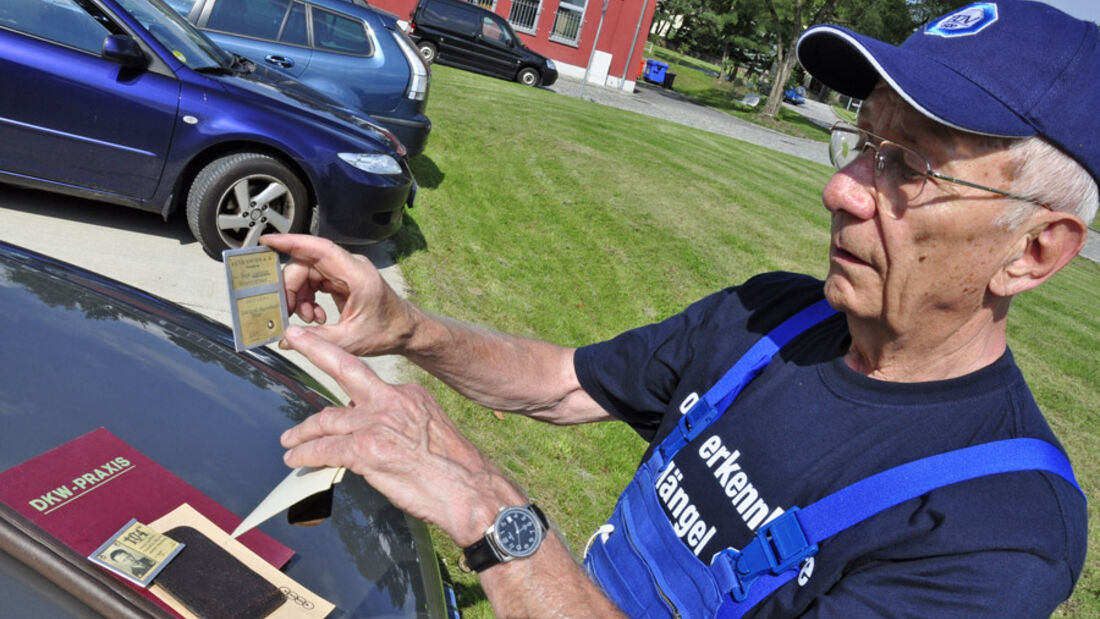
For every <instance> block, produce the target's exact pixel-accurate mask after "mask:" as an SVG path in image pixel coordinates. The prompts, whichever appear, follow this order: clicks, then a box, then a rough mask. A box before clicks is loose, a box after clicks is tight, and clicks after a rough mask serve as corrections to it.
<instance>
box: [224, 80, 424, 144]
mask: <svg viewBox="0 0 1100 619" xmlns="http://www.w3.org/2000/svg"><path fill="white" fill-rule="evenodd" d="M250 64H253V65H254V66H255V69H254V70H252V71H248V72H246V71H237V72H235V73H227V74H224V75H219V74H205V75H204V77H208V78H211V79H213V80H215V81H216V82H217V83H219V84H220V85H221V86H222V87H223V88H225V89H226V90H227V91H230V92H232V91H234V90H237V91H244V92H246V93H249V94H251V95H258V96H260V97H263V98H266V99H270V100H273V101H275V102H276V104H277V105H281V106H284V107H289V108H291V109H294V110H297V111H298V112H301V113H304V114H309V115H313V116H316V117H319V118H321V119H322V120H323V122H327V123H330V124H337V125H339V126H340V128H341V129H342V130H344V131H347V130H348V129H351V130H353V131H354V130H358V131H362V132H366V133H367V134H369V135H370V136H371V138H372V139H374V140H375V141H376V142H378V143H379V144H381V145H383V146H384V147H385V148H386V149H387V150H389V151H391V152H394V153H397V154H398V155H404V152H403V151H404V147H403V146H402V145H401V142H400V140H398V139H397V138H396V137H395V136H394V135H393V134H392V133H391V132H390V131H389V130H388V129H385V128H384V127H382V126H381V125H379V124H378V123H377V122H376V121H375V120H374V119H372V118H370V117H369V116H367V115H366V114H363V113H362V112H357V111H354V110H351V109H349V108H347V107H346V106H343V105H341V104H339V103H337V102H335V101H333V100H331V99H329V98H328V97H326V96H325V95H323V94H321V93H320V92H317V91H316V90H314V89H313V88H310V87H309V86H307V85H305V84H303V83H302V82H299V81H298V80H296V79H294V78H291V77H287V76H286V75H285V74H283V73H280V72H278V71H276V70H274V69H269V68H267V67H264V66H262V65H255V64H254V63H250Z"/></svg>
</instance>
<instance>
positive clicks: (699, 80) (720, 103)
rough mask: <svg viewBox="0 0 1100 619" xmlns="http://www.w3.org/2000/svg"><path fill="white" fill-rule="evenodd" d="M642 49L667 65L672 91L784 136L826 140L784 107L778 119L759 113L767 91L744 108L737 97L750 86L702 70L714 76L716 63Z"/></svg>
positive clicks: (815, 127) (818, 129)
mask: <svg viewBox="0 0 1100 619" xmlns="http://www.w3.org/2000/svg"><path fill="white" fill-rule="evenodd" d="M646 50H647V54H648V57H650V58H653V59H655V60H660V61H661V62H667V63H668V64H669V68H668V73H674V74H675V75H676V78H675V79H674V80H673V82H672V90H674V91H676V92H678V93H680V94H682V95H684V96H685V97H687V98H689V99H691V100H692V101H695V102H696V103H699V104H700V105H706V106H708V107H712V108H714V109H716V110H721V111H723V112H725V113H727V114H730V115H732V116H736V117H738V118H740V119H742V120H746V121H749V122H751V123H755V124H758V125H762V126H764V127H767V128H769V129H772V130H774V131H779V132H780V133H785V134H787V135H792V136H795V137H799V138H806V139H809V140H817V141H819V142H828V141H829V132H828V131H827V130H825V129H823V128H821V127H820V126H818V125H815V124H814V123H812V122H810V121H809V120H807V119H806V118H805V117H803V116H802V115H801V114H798V113H797V112H792V111H791V110H788V109H787V108H785V107H780V108H779V117H778V119H775V118H769V117H767V116H764V114H763V113H761V112H762V110H763V109H764V105H765V104H766V103H767V100H768V96H767V93H762V94H761V96H760V103H758V104H756V106H755V107H748V106H746V105H744V104H742V103H740V101H741V99H742V98H743V97H744V96H745V94H746V93H748V92H750V91H751V89H750V88H748V87H746V86H745V85H743V84H740V83H735V82H730V81H728V80H720V79H717V78H715V77H712V76H710V75H708V74H707V73H704V71H708V72H711V73H713V74H715V75H717V74H718V73H719V68H718V66H717V65H714V64H710V63H707V62H703V61H701V60H698V59H695V58H691V57H689V56H684V55H683V54H680V53H678V52H675V51H672V50H670V49H667V48H664V47H660V46H658V45H652V44H650V45H647V46H646ZM753 92H755V91H753Z"/></svg>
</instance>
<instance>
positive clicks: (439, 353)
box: [400, 309, 609, 424]
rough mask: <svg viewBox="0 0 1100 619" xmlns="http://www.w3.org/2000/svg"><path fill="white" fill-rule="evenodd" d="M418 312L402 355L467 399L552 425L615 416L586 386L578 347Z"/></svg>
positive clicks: (421, 311) (599, 419)
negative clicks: (578, 369) (580, 377)
mask: <svg viewBox="0 0 1100 619" xmlns="http://www.w3.org/2000/svg"><path fill="white" fill-rule="evenodd" d="M415 311H416V318H415V327H414V328H413V329H412V330H411V331H410V336H409V337H408V338H406V339H405V341H404V346H403V348H402V350H401V351H400V352H401V354H403V355H404V356H406V357H407V358H408V359H409V360H411V361H412V362H413V363H416V364H417V365H418V366H420V367H422V368H424V369H425V370H427V371H428V372H429V373H431V374H432V375H433V376H435V377H437V378H439V379H440V380H442V381H443V382H445V383H447V385H449V386H450V387H451V388H452V389H454V390H455V391H458V392H459V393H461V394H462V395H464V396H466V397H467V398H470V399H471V400H473V401H475V402H477V403H478V404H480V405H482V406H484V407H486V408H491V409H495V410H502V411H508V412H516V413H522V414H527V415H530V416H532V417H535V418H537V419H542V420H544V421H549V422H551V423H559V424H571V423H584V422H589V421H601V420H605V419H609V416H608V415H607V413H606V412H604V411H603V409H602V408H600V407H599V405H597V404H596V403H595V401H593V400H592V399H591V398H590V397H588V395H587V394H586V393H585V392H584V390H583V389H581V387H580V384H579V382H578V381H577V377H576V373H575V372H574V370H573V349H571V348H563V347H561V346H557V345H555V344H550V343H548V342H543V341H540V340H535V339H530V338H521V337H516V336H510V335H505V334H501V333H497V332H494V331H490V330H488V329H484V328H481V327H477V326H474V325H469V324H465V323H461V322H458V321H455V320H451V319H448V318H443V317H439V316H435V315H432V314H428V313H426V312H424V311H423V310H419V309H417V310H415Z"/></svg>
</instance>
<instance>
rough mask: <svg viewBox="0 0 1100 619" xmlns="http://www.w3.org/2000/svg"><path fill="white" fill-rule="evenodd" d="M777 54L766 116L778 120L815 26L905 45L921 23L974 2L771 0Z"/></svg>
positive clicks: (773, 34)
mask: <svg viewBox="0 0 1100 619" xmlns="http://www.w3.org/2000/svg"><path fill="white" fill-rule="evenodd" d="M765 3H766V5H767V9H768V13H769V14H770V16H771V31H772V40H773V43H774V45H775V50H776V67H777V68H776V75H775V80H774V81H773V82H772V88H771V92H770V93H769V95H768V103H767V105H766V106H765V107H764V111H763V113H764V114H765V115H767V116H772V117H774V116H776V115H777V114H778V113H779V106H780V105H781V104H782V102H783V90H784V88H785V87H786V84H787V81H788V80H789V79H790V76H791V72H792V70H793V69H794V64H795V61H796V58H795V49H796V46H797V44H798V37H799V36H801V35H802V32H803V31H804V30H805V29H807V28H809V27H810V26H813V25H817V24H821V23H825V22H830V21H835V22H837V23H840V24H841V25H844V26H847V27H849V28H851V29H852V30H855V31H856V32H860V33H862V34H866V35H868V36H872V37H875V38H876V39H879V40H881V41H885V42H887V43H893V44H895V45H897V44H900V43H901V42H902V41H904V40H905V39H906V38H908V37H909V35H910V34H912V33H913V31H914V30H916V29H917V28H918V27H919V26H920V25H921V24H923V23H925V22H927V21H928V20H930V19H933V18H935V17H937V16H939V15H943V14H944V13H947V12H949V11H952V10H954V9H957V8H960V7H962V6H965V5H966V4H969V0H765Z"/></svg>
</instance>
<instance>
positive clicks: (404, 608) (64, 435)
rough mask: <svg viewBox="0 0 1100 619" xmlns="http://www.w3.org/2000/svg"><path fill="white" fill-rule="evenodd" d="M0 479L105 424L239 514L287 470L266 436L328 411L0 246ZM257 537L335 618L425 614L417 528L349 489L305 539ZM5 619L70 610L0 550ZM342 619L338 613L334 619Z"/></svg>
mask: <svg viewBox="0 0 1100 619" xmlns="http://www.w3.org/2000/svg"><path fill="white" fill-rule="evenodd" d="M0 313H2V315H3V316H5V317H6V318H7V320H5V321H3V323H0V341H3V342H4V354H3V355H0V420H2V423H3V430H4V431H3V432H2V433H0V470H4V469H7V468H10V467H12V466H14V465H16V464H19V463H21V462H23V461H25V460H27V459H30V458H32V457H34V456H36V455H38V454H41V453H44V452H46V451H48V450H49V449H51V448H53V447H56V446H58V445H61V444H63V443H65V442H68V441H70V440H72V439H74V438H76V437H78V436H81V435H83V434H85V433H87V432H89V431H91V430H94V429H96V428H99V427H105V428H106V429H108V430H109V431H110V432H112V433H113V434H115V435H116V436H118V437H119V438H121V439H122V440H123V441H125V442H126V443H128V444H130V445H131V446H133V447H134V448H136V449H137V450H139V451H141V452H142V453H144V454H145V455H146V456H148V457H150V458H152V459H153V460H154V461H156V462H157V463H159V464H160V465H161V466H164V467H165V468H167V469H168V470H169V471H171V472H173V473H174V474H176V475H177V476H179V477H180V478H182V479H183V480H184V481H186V482H187V483H189V484H190V485H192V486H194V487H195V488H197V489H198V490H199V491H201V492H203V493H204V494H206V495H207V496H209V497H211V498H212V499H214V500H215V501H217V502H218V503H220V504H221V505H223V506H225V507H226V508H228V509H229V510H230V511H233V512H234V513H236V514H237V515H239V516H242V517H243V516H244V515H246V514H247V513H248V512H249V511H250V510H251V509H252V508H253V507H255V506H256V505H257V504H258V503H259V501H260V500H261V499H262V498H263V497H264V496H265V495H266V494H267V492H268V491H270V490H271V488H273V487H274V486H275V485H276V484H277V483H278V482H279V481H281V480H282V479H283V478H284V477H285V476H286V475H287V474H288V473H289V470H288V469H287V468H286V467H285V465H284V464H283V463H282V452H283V450H282V448H281V447H280V446H279V435H280V433H281V432H282V431H283V430H285V429H286V428H288V427H290V426H291V425H293V424H295V423H297V422H299V421H301V420H303V419H304V418H305V417H307V416H308V415H310V414H312V413H314V412H316V411H317V410H319V409H320V408H322V407H324V406H326V405H327V404H328V403H329V398H328V397H326V395H325V392H324V388H323V387H321V386H320V385H319V384H318V383H317V382H316V381H315V380H313V379H312V378H311V377H309V375H308V374H306V373H305V372H304V371H302V370H301V369H300V368H298V367H296V366H295V365H293V364H292V363H290V362H289V361H287V360H285V359H284V358H283V357H281V356H279V355H277V354H275V353H273V352H271V351H269V350H267V349H258V350H255V351H252V352H247V353H240V354H238V353H236V352H234V350H233V338H232V333H231V332H230V331H229V330H228V329H227V328H226V327H224V326H222V325H219V324H217V323H214V322H212V321H210V320H207V319H205V318H203V317H201V316H199V315H197V314H195V313H193V312H190V311H188V310H185V309H182V308H180V307H178V306H175V305H173V304H171V303H169V302H167V301H164V300H163V299H160V298H158V297H155V296H152V295H148V294H145V293H142V292H141V291H139V290H136V289H133V288H130V287H128V286H126V285H123V284H121V283H119V282H116V281H114V280H111V279H108V278H104V277H100V276H97V275H94V274H92V273H89V272H87V271H84V270H82V269H79V268H76V267H73V266H71V265H68V264H65V263H62V262H58V261H54V260H51V259H49V258H46V257H43V256H41V255H39V254H35V253H33V252H29V251H26V250H22V249H19V248H16V247H13V246H10V245H6V244H3V243H0ZM260 529H261V530H263V531H264V532H266V533H267V534H268V535H271V536H272V537H274V538H275V539H276V540H278V541H280V542H281V543H283V544H285V545H286V546H288V547H290V548H291V549H293V550H294V551H295V552H296V553H297V555H296V556H295V557H294V558H293V559H292V560H291V562H290V564H289V566H288V567H287V569H286V572H287V573H288V574H289V575H290V576H291V577H293V578H295V579H296V580H297V581H298V582H300V583H302V584H303V585H304V586H306V587H308V588H309V589H312V590H313V591H315V592H316V593H318V594H319V595H321V596H323V597H325V598H326V599H328V600H329V601H331V602H333V603H334V604H336V606H337V607H338V608H339V609H340V610H341V611H343V613H346V616H351V617H358V616H439V615H441V614H442V611H441V610H440V609H441V608H443V607H442V605H443V604H444V601H443V594H442V589H441V583H440V580H439V569H438V564H437V562H436V558H435V554H434V551H433V550H432V548H431V544H430V540H429V538H428V534H427V531H426V529H425V527H424V525H423V524H422V523H420V522H419V521H417V520H415V519H412V518H410V517H408V516H406V515H405V514H404V513H403V512H401V511H400V510H398V509H397V508H395V507H394V506H393V505H391V504H390V503H389V502H388V501H387V500H386V499H385V498H384V497H382V496H381V495H380V494H379V493H378V492H376V491H375V490H374V489H373V488H371V487H370V486H369V485H367V484H366V483H365V482H364V481H363V480H362V478H360V477H358V476H356V475H351V474H349V475H346V476H345V477H344V481H343V482H342V483H340V484H338V485H337V487H336V489H335V501H334V506H333V515H332V517H331V518H329V519H328V520H326V521H324V522H323V523H321V524H320V525H318V526H316V527H313V528H300V527H295V526H292V525H289V524H287V522H286V520H285V518H283V517H281V516H276V517H275V518H273V519H272V520H269V521H268V522H266V523H264V524H263V525H261V526H260ZM0 599H3V600H4V607H5V613H7V612H8V611H10V612H11V613H14V614H13V615H12V616H34V617H50V616H71V615H73V614H74V612H73V611H72V608H70V607H71V606H72V605H73V604H74V603H75V602H74V601H73V600H72V598H69V597H68V596H67V595H66V594H65V593H63V592H62V591H61V590H60V589H59V588H57V587H56V586H54V585H52V584H51V583H49V582H48V581H46V580H44V579H43V578H42V577H41V576H39V575H38V574H36V573H35V572H34V571H32V570H31V569H29V568H28V566H26V565H23V564H21V563H19V562H18V561H15V560H14V559H13V558H12V557H11V556H10V555H6V554H4V553H2V552H0ZM342 616H344V615H342Z"/></svg>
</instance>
